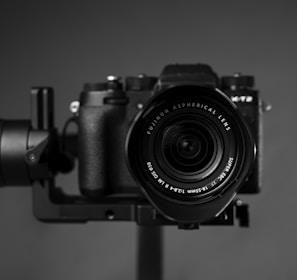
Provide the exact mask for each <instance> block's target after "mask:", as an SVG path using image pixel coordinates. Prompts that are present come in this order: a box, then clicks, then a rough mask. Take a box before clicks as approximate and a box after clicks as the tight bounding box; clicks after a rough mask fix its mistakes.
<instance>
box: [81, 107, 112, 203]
mask: <svg viewBox="0 0 297 280" xmlns="http://www.w3.org/2000/svg"><path fill="white" fill-rule="evenodd" d="M79 116H80V117H79V122H78V123H79V137H78V141H79V144H78V147H79V149H78V156H79V187H80V190H81V192H82V194H84V195H86V196H87V197H91V198H98V197H100V196H102V195H103V194H104V192H105V189H106V186H107V165H106V162H105V161H106V159H107V156H108V155H107V154H106V137H104V136H105V135H106V114H104V107H103V108H100V109H99V108H98V107H92V106H83V107H81V108H80V112H79Z"/></svg>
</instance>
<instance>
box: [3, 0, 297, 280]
mask: <svg viewBox="0 0 297 280" xmlns="http://www.w3.org/2000/svg"><path fill="white" fill-rule="evenodd" d="M296 5H297V4H296V1H285V0H282V1H254V0H252V1H155V2H154V1H96V2H95V1H94V2H88V1H81V2H80V3H79V1H69V2H66V1H1V4H0V74H1V75H0V77H1V78H0V79H1V82H0V117H1V118H29V90H30V87H31V86H33V85H50V86H53V87H54V88H55V90H56V124H57V126H58V127H59V128H60V129H61V126H62V124H63V122H64V121H65V120H66V118H67V117H68V116H69V111H68V105H69V102H70V101H72V100H75V99H77V97H78V94H79V92H80V90H81V88H82V84H83V83H84V82H87V81H102V80H103V79H104V78H105V76H106V75H108V74H115V75H120V76H126V75H133V74H137V73H139V72H141V73H143V72H146V73H147V74H152V75H158V74H159V73H160V71H161V69H162V67H163V66H164V65H166V64H168V63H176V62H179V63H195V62H203V63H209V64H210V65H211V66H212V67H213V69H214V70H215V71H216V72H217V73H218V74H219V75H224V74H232V73H233V72H235V71H241V72H242V73H244V74H251V75H254V76H255V77H256V86H257V88H258V89H260V91H261V94H262V97H263V99H264V100H266V101H269V102H271V103H272V104H273V111H272V112H271V113H269V114H266V115H265V117H264V118H265V160H264V166H265V169H264V177H263V183H264V184H263V185H264V187H263V192H262V194H261V195H258V196H254V197H248V198H246V200H247V201H249V202H250V203H251V220H252V225H251V228H250V229H242V228H238V227H202V228H201V229H200V230H199V231H180V230H177V229H176V228H175V227H170V228H166V230H165V240H166V241H165V263H164V268H165V279H170V280H178V279H184V280H194V279H229V280H231V279H261V280H264V279H269V280H272V279H295V278H296V277H297V264H296V259H297V250H296V245H297V241H296V235H297V226H296V212H297V203H296V196H297V188H296V185H295V178H296V146H295V145H296V142H297V139H296V116H295V114H294V113H295V102H296V95H297V92H296V75H297V70H296V62H297V61H296V58H297V55H296V51H297V37H296V25H297V16H296V14H297V13H296V12H297V9H296V8H297V7H296ZM59 180H60V182H61V184H63V185H76V184H77V183H76V175H72V176H69V177H65V178H64V177H61V178H60V179H59ZM0 225H1V228H0V279H30V280H34V279H46V280H47V279H51V280H60V279H72V280H75V279H102V280H105V279H133V277H134V271H135V267H134V263H135V261H136V256H135V250H136V246H135V242H136V226H135V224H133V223H106V222H101V223H89V224H86V225H47V224H43V223H40V222H38V221H36V220H35V219H34V217H33V216H32V211H31V191H30V189H29V188H4V189H1V190H0Z"/></svg>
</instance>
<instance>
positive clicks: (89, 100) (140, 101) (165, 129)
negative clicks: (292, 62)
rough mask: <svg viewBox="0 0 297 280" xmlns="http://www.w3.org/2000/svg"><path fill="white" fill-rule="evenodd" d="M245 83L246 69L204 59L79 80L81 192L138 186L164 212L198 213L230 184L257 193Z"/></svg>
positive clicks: (95, 194) (222, 202)
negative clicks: (229, 71) (222, 73)
mask: <svg viewBox="0 0 297 280" xmlns="http://www.w3.org/2000/svg"><path fill="white" fill-rule="evenodd" d="M253 86H254V79H253V77H252V76H241V75H240V74H234V75H233V76H230V77H223V78H221V79H219V78H218V76H217V75H216V74H215V73H214V72H213V70H212V69H211V68H210V67H209V66H208V65H204V64H193V65H168V66H166V67H165V68H164V70H163V72H162V74H161V75H160V77H159V78H157V77H148V76H145V75H139V76H137V77H128V78H126V80H125V83H122V82H121V81H120V79H119V78H117V77H114V76H110V77H108V80H107V81H106V82H104V83H99V84H86V85H85V87H84V90H83V92H82V93H81V95H80V100H79V102H80V107H79V111H78V117H77V118H78V125H79V132H78V157H79V186H80V190H81V192H82V194H84V195H85V196H86V197H87V198H88V199H92V200H98V201H100V199H103V198H104V197H106V196H110V197H118V196H139V197H140V199H143V198H145V199H148V200H149V201H150V202H151V203H152V204H153V205H154V207H155V208H156V209H157V210H158V211H159V212H160V213H161V214H162V215H164V216H165V217H166V218H168V219H170V220H173V221H175V222H182V223H192V222H199V223H200V222H204V221H207V220H210V219H212V218H214V217H215V216H217V215H218V214H219V213H221V212H222V211H223V210H224V209H225V208H226V207H227V206H228V205H229V204H230V202H231V201H232V200H233V199H234V197H235V195H236V194H237V193H258V192H259V191H260V175H261V149H262V147H261V146H262V145H261V139H262V138H261V127H262V126H261V113H262V111H261V100H260V98H259V96H258V95H259V94H258V91H256V90H254V89H253ZM140 189H141V190H142V192H141V191H140Z"/></svg>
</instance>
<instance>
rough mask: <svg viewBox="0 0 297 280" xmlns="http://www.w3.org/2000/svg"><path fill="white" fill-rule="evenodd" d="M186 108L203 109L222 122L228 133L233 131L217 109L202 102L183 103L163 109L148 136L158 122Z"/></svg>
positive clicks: (155, 119) (151, 125)
mask: <svg viewBox="0 0 297 280" xmlns="http://www.w3.org/2000/svg"><path fill="white" fill-rule="evenodd" d="M184 108H198V109H202V110H204V111H206V112H208V113H209V114H212V115H214V116H215V117H216V118H217V119H218V120H219V121H220V123H221V124H222V125H223V127H224V128H225V130H226V131H229V130H230V129H231V127H230V125H229V122H228V121H227V119H226V117H224V116H223V115H222V114H219V113H218V112H217V109H215V108H213V107H211V106H209V105H208V104H204V103H200V102H182V103H177V104H173V105H172V106H171V108H166V109H163V110H162V111H161V112H159V113H158V114H157V115H156V116H155V118H154V119H153V120H152V121H151V123H150V124H149V126H148V129H147V131H146V134H147V135H151V134H152V132H153V130H154V128H155V127H156V126H157V124H158V122H159V121H160V120H162V118H163V117H165V116H166V115H168V114H169V113H171V112H174V111H176V110H179V109H184Z"/></svg>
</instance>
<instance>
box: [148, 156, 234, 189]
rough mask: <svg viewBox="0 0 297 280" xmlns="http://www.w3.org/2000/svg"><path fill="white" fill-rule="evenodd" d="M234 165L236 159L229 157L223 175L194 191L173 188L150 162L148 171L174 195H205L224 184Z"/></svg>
mask: <svg viewBox="0 0 297 280" xmlns="http://www.w3.org/2000/svg"><path fill="white" fill-rule="evenodd" d="M233 163H234V158H233V157H229V159H228V162H227V164H226V167H225V168H224V170H223V171H222V173H221V174H220V175H219V176H218V177H217V178H216V179H215V180H213V181H212V182H210V183H209V184H207V185H205V186H202V187H199V188H192V189H184V188H179V187H176V186H172V185H170V184H168V183H167V182H166V181H165V180H163V179H162V178H161V177H160V176H159V175H158V173H157V172H156V171H155V169H154V167H153V164H152V163H151V162H150V161H148V162H147V163H146V165H147V168H148V171H149V172H150V174H151V175H152V177H153V178H154V179H155V180H156V181H157V182H158V184H159V185H160V186H162V187H163V188H165V189H167V190H169V191H171V192H174V193H179V194H189V195H191V194H194V195H195V194H196V195H197V194H202V193H205V192H207V191H210V190H212V189H213V188H214V187H215V186H217V185H218V184H219V183H222V182H223V181H224V180H225V179H226V178H227V177H228V175H229V173H230V172H231V169H232V166H233Z"/></svg>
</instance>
